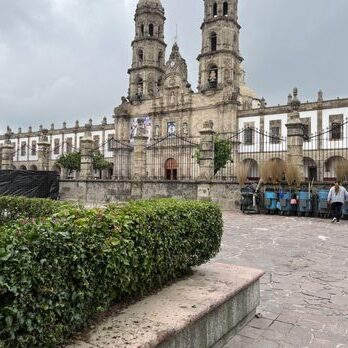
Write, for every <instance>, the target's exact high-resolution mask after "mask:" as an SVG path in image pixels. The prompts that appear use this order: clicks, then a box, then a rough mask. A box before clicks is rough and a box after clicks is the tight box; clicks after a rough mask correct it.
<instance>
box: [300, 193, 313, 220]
mask: <svg viewBox="0 0 348 348" xmlns="http://www.w3.org/2000/svg"><path fill="white" fill-rule="evenodd" d="M312 214H313V194H312V193H311V192H309V191H305V190H302V191H300V192H299V194H298V216H310V215H312Z"/></svg>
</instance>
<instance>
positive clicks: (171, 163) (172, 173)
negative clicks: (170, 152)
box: [165, 158, 178, 180]
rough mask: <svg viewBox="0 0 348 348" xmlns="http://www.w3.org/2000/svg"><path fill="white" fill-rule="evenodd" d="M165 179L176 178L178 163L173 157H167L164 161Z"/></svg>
mask: <svg viewBox="0 0 348 348" xmlns="http://www.w3.org/2000/svg"><path fill="white" fill-rule="evenodd" d="M165 177H166V180H178V164H177V162H176V160H175V159H174V158H169V159H167V160H166V163H165Z"/></svg>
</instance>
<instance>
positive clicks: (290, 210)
mask: <svg viewBox="0 0 348 348" xmlns="http://www.w3.org/2000/svg"><path fill="white" fill-rule="evenodd" d="M328 194H329V189H320V190H318V191H316V192H312V191H311V190H308V189H303V190H300V191H298V192H294V191H290V190H282V189H279V190H275V189H272V188H266V189H265V191H264V192H263V193H257V192H255V189H254V188H252V187H246V188H243V189H242V200H241V210H242V211H243V213H247V212H264V213H266V214H281V215H298V216H319V217H323V218H327V217H330V206H329V205H328V202H327V197H328ZM294 200H296V204H291V203H294ZM342 215H343V217H348V203H346V204H344V206H343V208H342Z"/></svg>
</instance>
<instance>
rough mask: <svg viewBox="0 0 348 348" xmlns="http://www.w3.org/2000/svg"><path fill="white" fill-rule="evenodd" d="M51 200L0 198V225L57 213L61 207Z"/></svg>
mask: <svg viewBox="0 0 348 348" xmlns="http://www.w3.org/2000/svg"><path fill="white" fill-rule="evenodd" d="M66 204H67V203H60V202H57V201H53V200H51V199H42V198H26V197H12V196H1V197H0V225H2V224H5V223H8V222H10V221H13V220H17V219H20V218H22V219H32V218H39V217H46V216H49V215H51V214H53V213H55V212H57V211H58V210H59V209H60V207H61V206H62V205H66Z"/></svg>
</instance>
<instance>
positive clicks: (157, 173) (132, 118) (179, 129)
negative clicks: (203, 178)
mask: <svg viewBox="0 0 348 348" xmlns="http://www.w3.org/2000/svg"><path fill="white" fill-rule="evenodd" d="M240 30H241V27H240V25H239V23H238V0H204V19H203V22H202V25H201V31H202V35H201V36H202V46H201V51H200V52H197V54H198V57H197V60H198V62H199V76H198V88H197V90H196V91H194V90H193V88H192V86H191V84H190V83H189V81H188V67H187V64H186V61H185V59H184V58H183V57H182V55H181V53H180V49H179V46H178V44H177V43H175V44H174V45H173V47H171V48H170V52H169V58H168V59H167V60H166V56H167V44H166V42H165V35H164V32H165V10H164V8H163V6H162V4H161V1H160V0H139V2H138V4H137V8H136V13H135V36H134V40H133V41H132V43H131V47H132V62H131V65H130V68H129V70H128V74H129V88H128V95H127V97H122V103H121V104H120V105H119V106H117V107H116V108H115V110H114V115H113V117H114V123H111V124H108V122H107V120H106V119H105V118H104V119H103V121H102V123H101V124H99V125H93V124H92V121H90V123H89V125H88V127H87V128H88V129H90V131H91V137H92V139H93V147H94V148H95V149H98V150H100V152H102V153H103V154H104V156H105V158H106V159H107V160H108V161H110V162H111V163H113V169H112V170H110V171H108V172H107V173H104V174H103V175H104V177H105V178H112V177H113V178H115V179H118V178H129V179H131V178H132V177H133V176H134V168H133V166H134V162H136V161H137V155H136V152H137V150H138V149H139V146H140V145H141V146H142V147H143V151H144V153H145V155H144V156H143V158H142V159H141V161H142V162H141V161H140V162H139V161H138V162H139V163H140V164H139V165H143V166H145V167H146V168H145V177H147V178H149V179H166V180H179V179H197V178H199V175H200V174H199V171H200V168H199V167H200V166H199V163H198V162H199V161H197V159H196V154H197V151H198V150H199V148H200V146H201V145H202V144H201V143H202V137H204V134H206V133H204V127H207V125H209V127H210V128H211V129H210V130H211V131H212V132H213V133H212V134H214V135H215V136H216V137H219V138H223V139H226V140H229V141H230V142H231V143H232V144H233V163H230V164H228V166H227V167H226V168H225V169H224V170H222V171H221V172H220V173H216V174H217V175H216V179H219V180H233V179H235V177H236V170H237V169H236V168H237V167H238V166H239V165H240V164H241V163H247V164H248V166H249V167H250V173H249V177H250V178H255V179H256V178H257V177H259V175H260V173H259V166H260V164H261V162H264V161H266V160H271V159H276V160H281V161H284V162H286V161H287V160H288V159H289V153H288V152H289V146H290V148H294V146H293V144H292V145H291V144H290V142H289V141H290V140H289V139H290V138H288V136H289V129H290V128H291V127H290V128H289V127H288V124H289V123H291V122H290V121H291V120H290V119H291V114H292V113H293V112H294V111H296V112H297V114H298V117H297V119H296V122H293V123H296V124H297V125H298V127H299V129H300V128H301V129H302V131H301V134H300V137H301V138H302V140H301V141H303V144H302V142H301V147H302V150H301V156H302V162H301V163H303V167H304V168H303V174H304V176H305V177H306V178H308V179H309V178H313V179H317V180H323V179H325V178H327V179H329V178H332V177H334V176H335V173H334V167H335V163H336V162H337V161H340V160H341V159H344V160H346V158H347V149H348V140H347V135H348V124H347V121H346V119H348V99H337V100H324V98H323V93H322V92H321V91H319V93H318V97H317V98H316V100H315V101H314V102H307V103H303V104H301V103H299V101H298V99H297V91H294V94H293V95H289V97H288V100H287V103H286V104H285V105H281V106H276V107H268V106H267V105H266V102H265V100H264V99H263V98H259V97H258V96H257V95H256V94H255V93H254V92H253V91H252V90H251V89H250V88H248V87H247V86H246V84H245V79H244V75H245V74H244V70H243V66H242V62H243V58H242V57H241V53H240V50H239V34H240ZM294 101H295V102H294ZM295 106H296V107H295ZM295 109H296V110H295ZM204 125H205V126H204ZM203 126H204V127H203ZM42 131H43V127H42V129H40V130H39V131H35V132H34V131H33V130H32V129H29V130H28V131H27V132H23V131H22V130H21V129H19V131H18V132H17V133H14V134H11V136H7V141H9V139H8V138H11V139H10V141H11V144H12V146H13V164H12V165H13V166H14V167H15V168H17V169H19V168H20V169H31V170H37V169H40V168H39V166H38V160H39V158H38V156H39V154H38V144H39V143H40V141H41V140H40V139H41V137H42ZM202 131H203V133H202ZM85 133H86V127H85V126H83V127H80V125H79V123H78V122H76V124H75V126H73V127H67V125H66V124H65V123H64V124H63V127H62V128H59V129H55V127H54V125H51V127H50V129H49V130H48V132H47V139H48V142H49V144H50V152H49V153H50V155H49V156H50V158H49V167H50V169H53V170H58V171H60V170H61V168H59V166H58V165H57V164H56V160H57V158H58V157H59V156H61V155H62V154H64V153H70V152H73V151H80V147H81V139H82V138H83V137H84V136H85ZM293 135H294V134H290V136H293ZM297 136H298V134H297ZM5 138H6V137H5V136H1V137H0V145H1V144H4V143H5ZM140 138H141V139H140ZM294 141H295V143H296V141H297V140H296V139H295V140H294V138H292V139H291V142H294ZM139 144H140V145H139ZM289 144H290V145H289ZM297 146H298V145H297ZM95 175H96V176H100V174H99V173H95Z"/></svg>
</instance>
